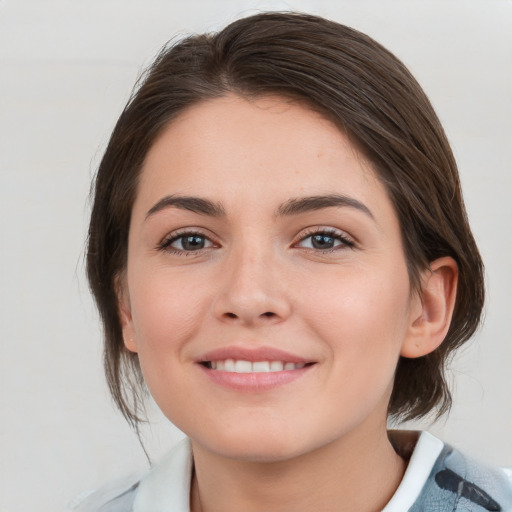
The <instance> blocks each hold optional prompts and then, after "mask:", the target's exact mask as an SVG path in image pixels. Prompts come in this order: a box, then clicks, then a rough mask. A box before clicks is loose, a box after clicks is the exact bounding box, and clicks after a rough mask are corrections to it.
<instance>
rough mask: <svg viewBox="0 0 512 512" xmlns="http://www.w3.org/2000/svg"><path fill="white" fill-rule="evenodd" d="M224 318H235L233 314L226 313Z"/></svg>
mask: <svg viewBox="0 0 512 512" xmlns="http://www.w3.org/2000/svg"><path fill="white" fill-rule="evenodd" d="M226 316H228V317H229V318H237V316H236V315H235V313H226Z"/></svg>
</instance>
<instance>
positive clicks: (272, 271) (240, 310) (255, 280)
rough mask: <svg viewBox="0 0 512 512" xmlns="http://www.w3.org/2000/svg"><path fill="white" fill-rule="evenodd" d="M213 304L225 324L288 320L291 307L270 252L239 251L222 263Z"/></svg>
mask: <svg viewBox="0 0 512 512" xmlns="http://www.w3.org/2000/svg"><path fill="white" fill-rule="evenodd" d="M218 283H219V287H218V289H217V295H216V298H215V300H214V304H213V312H214V315H215V316H216V317H217V318H218V319H219V320H221V321H222V322H225V323H231V324H239V325H244V326H264V325H271V324H275V323H279V322H282V321H284V320H286V318H288V316H289V315H290V312H291V305H290V301H289V297H288V294H287V292H286V288H287V286H286V283H285V279H284V275H283V272H280V269H279V265H277V263H276V261H275V258H274V257H273V255H272V254H271V251H266V252H265V251H257V252H256V251H250V250H243V251H238V252H237V253H236V254H232V255H231V257H230V258H228V259H227V260H226V261H225V264H224V265H223V268H222V270H221V277H220V278H219V281H218Z"/></svg>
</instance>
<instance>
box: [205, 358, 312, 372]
mask: <svg viewBox="0 0 512 512" xmlns="http://www.w3.org/2000/svg"><path fill="white" fill-rule="evenodd" d="M200 364H202V365H203V366H204V367H205V368H208V369H209V370H216V371H223V372H228V373H273V372H282V371H293V370H300V369H302V368H304V367H306V366H311V365H313V364H315V363H314V362H309V363H292V362H287V361H270V360H268V361H247V360H245V359H220V360H216V361H202V362H201V363H200Z"/></svg>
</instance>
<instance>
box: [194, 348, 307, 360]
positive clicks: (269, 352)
mask: <svg viewBox="0 0 512 512" xmlns="http://www.w3.org/2000/svg"><path fill="white" fill-rule="evenodd" d="M226 359H235V360H243V361H250V362H252V363H254V362H256V361H282V362H284V363H296V364H298V363H304V364H306V363H311V362H314V361H312V360H311V359H305V358H304V357H300V356H297V355H295V354H291V353H290V352H286V351H284V350H281V349H278V348H274V347H265V346H260V347H254V348H253V347H251V348H248V347H240V346H230V347H221V348H217V349H214V350H210V351H209V352H205V353H204V354H202V355H201V356H200V357H199V358H197V362H198V363H204V362H206V361H225V360H226Z"/></svg>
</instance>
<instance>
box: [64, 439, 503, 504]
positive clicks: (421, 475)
mask: <svg viewBox="0 0 512 512" xmlns="http://www.w3.org/2000/svg"><path fill="white" fill-rule="evenodd" d="M402 437H403V439H404V440H406V442H410V438H411V436H410V433H408V434H406V433H404V435H403V436H402ZM398 439H400V435H398ZM436 443H437V444H436ZM436 446H439V448H440V450H439V452H440V453H439V454H438V455H437V456H436V457H434V458H432V460H430V458H429V451H430V452H432V449H433V448H435V447H436ZM435 453H436V454H437V453H438V452H437V451H436V452H435ZM430 455H431V454H430ZM425 464H427V465H428V467H427V468H425ZM425 469H427V471H425ZM429 469H430V471H429ZM507 471H508V472H507ZM191 474H192V452H191V448H190V443H189V442H188V440H185V441H184V442H182V443H180V444H179V445H178V446H177V447H176V448H175V449H174V450H173V451H172V452H171V453H170V454H169V455H168V456H167V457H166V458H165V459H164V460H163V461H161V462H160V463H159V464H157V465H156V466H155V467H154V468H153V469H151V470H150V471H149V472H147V473H146V474H145V475H143V476H142V478H136V479H135V480H134V479H133V478H132V479H130V480H127V481H125V482H122V483H119V484H116V485H113V486H109V487H106V488H103V489H102V490H99V491H97V492H94V493H92V494H88V495H87V496H86V497H85V498H84V499H82V500H78V501H79V503H76V501H75V503H74V504H73V505H71V506H70V507H69V508H68V512H190V511H189V501H188V496H189V491H190V478H191ZM418 480H419V482H418ZM415 487H417V489H415ZM418 492H419V494H418ZM399 494H400V500H396V498H397V497H398V495H399ZM404 497H405V500H404ZM407 500H409V501H407ZM398 502H399V503H401V504H404V503H406V502H408V504H407V505H406V506H405V507H404V508H402V509H401V511H403V512H486V511H489V512H512V471H510V470H505V471H504V470H501V469H491V468H488V467H486V466H484V465H482V464H480V463H478V462H475V461H474V460H472V459H470V458H468V457H465V456H464V455H463V454H462V453H460V452H459V451H457V450H455V449H453V448H452V447H451V446H449V445H443V444H442V443H441V442H440V441H439V440H438V439H436V438H434V437H433V436H431V435H430V434H428V433H422V434H421V436H420V439H419V441H418V442H417V444H416V447H415V449H414V452H413V454H412V457H411V459H410V462H409V465H408V468H407V471H406V474H405V476H404V479H403V481H402V484H401V485H400V486H399V488H398V490H397V492H396V494H395V497H394V498H393V499H392V500H391V501H390V503H389V505H392V503H395V504H396V503H398ZM389 505H388V506H386V507H385V510H386V511H388V510H395V508H393V507H389Z"/></svg>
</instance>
